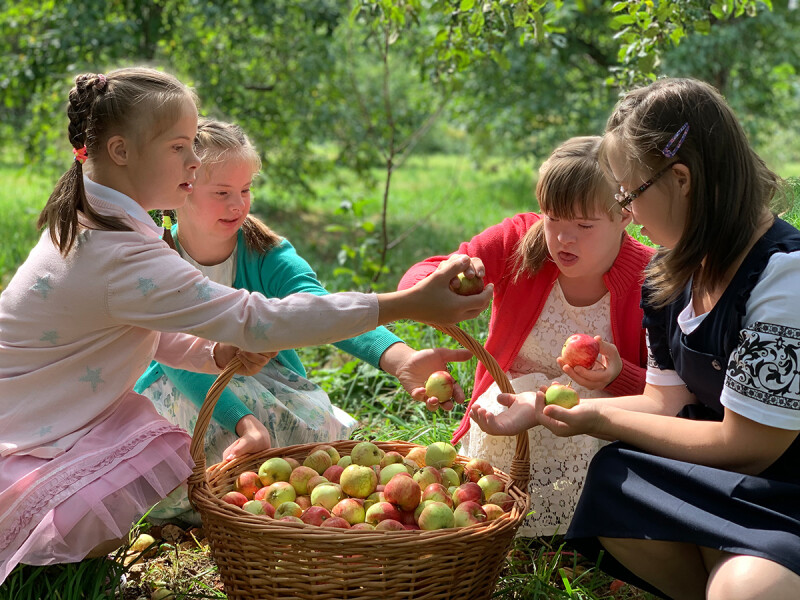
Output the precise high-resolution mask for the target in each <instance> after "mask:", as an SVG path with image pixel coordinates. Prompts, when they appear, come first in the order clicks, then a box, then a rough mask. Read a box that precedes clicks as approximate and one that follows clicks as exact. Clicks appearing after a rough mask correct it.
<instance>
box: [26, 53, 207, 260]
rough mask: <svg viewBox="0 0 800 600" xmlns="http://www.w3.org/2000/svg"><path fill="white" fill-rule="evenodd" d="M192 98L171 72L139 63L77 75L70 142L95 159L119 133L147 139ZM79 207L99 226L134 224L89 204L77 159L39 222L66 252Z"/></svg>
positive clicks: (72, 238) (72, 239) (71, 103)
mask: <svg viewBox="0 0 800 600" xmlns="http://www.w3.org/2000/svg"><path fill="white" fill-rule="evenodd" d="M187 100H189V101H191V102H192V103H194V104H195V105H196V103H197V99H196V96H195V94H194V92H193V91H192V90H190V89H189V88H188V87H187V86H185V85H184V84H183V83H181V82H180V81H178V80H177V79H176V78H175V77H173V76H172V75H169V74H167V73H162V72H161V71H156V70H155V69H150V68H146V67H134V68H127V69H118V70H116V71H111V72H110V73H108V74H107V75H101V74H94V73H87V74H83V75H78V76H77V77H76V78H75V87H73V88H72V89H71V90H70V92H69V105H68V107H67V114H68V116H69V129H68V131H69V141H70V144H71V145H72V147H73V148H74V149H76V150H81V149H82V148H84V146H85V147H86V152H87V155H88V157H89V160H92V158H93V157H96V156H99V155H100V153H101V152H102V150H103V147H104V146H105V144H106V142H107V141H108V139H109V138H111V137H112V136H114V135H120V134H121V135H126V136H129V137H132V138H133V139H135V140H136V141H137V142H138V143H139V144H143V143H146V142H147V141H149V140H150V139H152V138H154V137H156V136H157V135H158V134H159V131H160V130H161V129H162V128H164V127H166V126H168V125H169V124H171V123H174V122H175V120H176V119H178V118H179V116H180V114H181V112H182V110H184V107H185V105H186V101H187ZM141 132H146V134H144V135H143V134H142V133H141ZM79 212H80V213H83V214H85V215H86V216H87V217H88V218H89V219H90V220H91V221H92V223H93V224H94V225H96V226H97V227H98V228H100V229H107V230H113V231H128V230H129V229H130V228H129V227H128V226H127V225H125V224H124V223H123V222H122V221H120V220H119V219H116V218H113V217H108V216H104V215H101V214H99V213H97V212H96V211H94V210H93V209H92V207H91V206H89V203H88V201H87V200H86V191H85V190H84V187H83V165H82V164H81V163H80V162H79V161H77V160H75V161H73V163H72V166H71V167H70V169H69V170H68V171H67V172H66V173H64V174H63V175H62V176H61V178H60V179H59V180H58V183H57V184H56V187H55V189H54V190H53V193H52V194H51V195H50V198H49V199H48V200H47V204H45V207H44V208H43V209H42V212H41V213H40V214H39V220H38V222H37V227H39V228H42V227H49V228H50V238H51V239H52V240H53V243H54V244H55V245H57V246H58V248H59V251H60V252H61V253H62V254H64V255H66V254H67V253H69V251H70V249H71V248H72V245H73V244H74V242H75V237H76V234H77V230H78V213H79Z"/></svg>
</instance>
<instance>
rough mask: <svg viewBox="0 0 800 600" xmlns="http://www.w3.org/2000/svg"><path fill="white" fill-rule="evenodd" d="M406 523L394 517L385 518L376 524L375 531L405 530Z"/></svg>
mask: <svg viewBox="0 0 800 600" xmlns="http://www.w3.org/2000/svg"><path fill="white" fill-rule="evenodd" d="M405 530H406V528H405V525H403V524H402V523H401V522H400V521H395V520H394V519H384V520H383V521H380V522H379V523H378V524H377V525H375V531H405Z"/></svg>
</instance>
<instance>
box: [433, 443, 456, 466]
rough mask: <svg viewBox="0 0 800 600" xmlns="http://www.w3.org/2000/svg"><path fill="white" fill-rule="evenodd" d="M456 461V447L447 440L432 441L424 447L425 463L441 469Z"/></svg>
mask: <svg viewBox="0 0 800 600" xmlns="http://www.w3.org/2000/svg"><path fill="white" fill-rule="evenodd" d="M454 462H456V449H455V447H453V445H452V444H449V443H447V442H434V443H432V444H430V445H429V446H428V447H427V448H426V449H425V464H426V465H428V466H429V467H436V468H437V469H442V468H444V467H452V466H453V463H454Z"/></svg>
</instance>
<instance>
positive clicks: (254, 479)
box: [233, 471, 264, 500]
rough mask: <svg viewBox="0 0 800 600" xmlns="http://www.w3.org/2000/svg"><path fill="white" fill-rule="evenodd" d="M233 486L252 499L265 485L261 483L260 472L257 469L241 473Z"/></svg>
mask: <svg viewBox="0 0 800 600" xmlns="http://www.w3.org/2000/svg"><path fill="white" fill-rule="evenodd" d="M233 487H234V489H235V490H236V491H237V492H240V493H242V494H244V495H245V496H246V497H247V499H248V500H252V499H253V496H255V494H256V492H257V491H258V490H260V489H261V488H262V487H264V485H263V484H262V483H261V479H260V478H259V477H258V473H256V472H255V471H245V472H244V473H240V474H239V476H238V477H237V478H236V482H235V483H234V486H233Z"/></svg>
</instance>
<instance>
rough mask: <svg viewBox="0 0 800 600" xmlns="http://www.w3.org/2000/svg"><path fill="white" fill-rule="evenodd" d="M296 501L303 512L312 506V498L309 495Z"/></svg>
mask: <svg viewBox="0 0 800 600" xmlns="http://www.w3.org/2000/svg"><path fill="white" fill-rule="evenodd" d="M294 501H295V502H297V504H298V506H300V508H302V509H303V510H305V509H307V508H308V507H309V506H311V496H307V495H303V496H298V497H297V498H295V499H294Z"/></svg>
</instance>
